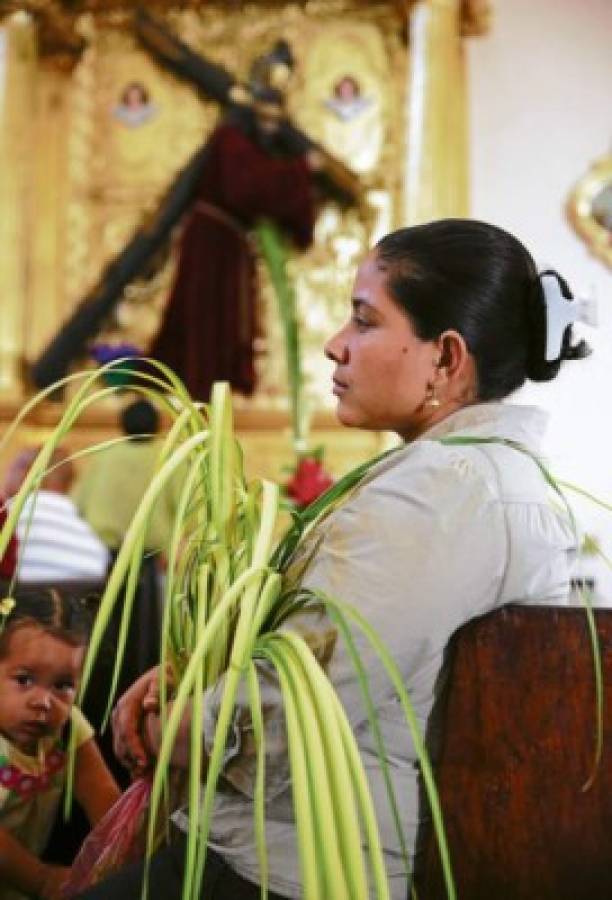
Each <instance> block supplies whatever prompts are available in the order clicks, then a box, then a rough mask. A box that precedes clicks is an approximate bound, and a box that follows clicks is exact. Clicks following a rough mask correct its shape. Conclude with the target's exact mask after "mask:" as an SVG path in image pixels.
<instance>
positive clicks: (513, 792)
mask: <svg viewBox="0 0 612 900" xmlns="http://www.w3.org/2000/svg"><path fill="white" fill-rule="evenodd" d="M594 616H595V620H596V627H597V633H598V636H599V641H600V646H601V654H602V667H603V683H604V743H603V754H602V758H601V761H600V763H599V767H598V769H597V772H596V776H595V778H594V781H593V783H592V785H591V786H590V787H588V788H587V789H585V785H586V783H587V781H588V779H589V775H590V773H591V770H592V766H593V760H594V754H595V747H596V739H595V735H596V700H595V679H594V665H593V654H592V651H591V644H590V640H589V632H588V626H587V619H586V616H585V611H584V609H582V608H580V607H543V606H539V607H528V606H510V607H507V608H505V609H502V610H499V611H496V612H494V613H491V614H489V615H487V616H485V617H483V618H481V619H478V620H474V621H473V622H470V623H468V624H467V625H466V626H464V627H463V628H462V629H460V631H459V632H458V633H457V634H456V636H455V638H454V640H453V642H452V645H451V648H450V654H451V657H450V667H451V668H450V672H449V680H448V683H447V692H446V705H445V708H444V711H443V713H442V743H441V746H440V753H439V756H438V763H437V767H436V771H437V783H438V786H439V790H440V795H441V803H442V809H443V815H444V821H445V825H446V829H447V836H448V841H449V846H450V853H451V860H452V866H453V872H454V877H455V882H456V887H457V896H458V898H459V900H587V898H588V900H609V898H610V897H612V722H611V715H612V713H611V709H612V705H611V704H612V609H610V610H608V609H597V610H596V611H595V613H594ZM417 892H418V898H419V900H442V898H444V897H446V896H447V895H446V892H445V890H444V887H443V884H442V879H441V869H440V864H439V859H438V852H437V848H436V846H435V841H434V838H433V834H432V833H431V832H429V833H428V836H427V839H426V841H425V847H424V859H423V863H422V871H421V873H420V877H419V879H418V880H417Z"/></svg>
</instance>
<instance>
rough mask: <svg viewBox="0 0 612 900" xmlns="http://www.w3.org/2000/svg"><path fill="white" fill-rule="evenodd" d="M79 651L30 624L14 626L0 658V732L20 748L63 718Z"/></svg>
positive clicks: (55, 729) (28, 748) (33, 744)
mask: <svg viewBox="0 0 612 900" xmlns="http://www.w3.org/2000/svg"><path fill="white" fill-rule="evenodd" d="M84 653H85V650H84V648H83V647H72V646H71V645H70V644H68V643H66V642H65V641H62V640H59V639H58V638H56V637H53V636H52V635H50V634H48V633H47V632H45V631H43V630H42V629H40V628H37V627H36V626H34V625H24V626H23V627H22V628H17V629H16V630H15V632H14V633H13V634H12V635H11V636H10V638H9V643H8V648H7V652H6V655H5V656H3V657H2V658H0V732H1V733H2V734H3V735H4V736H5V737H6V738H7V739H8V740H9V741H11V743H13V744H14V745H15V746H16V747H17V748H18V749H19V750H21V751H22V753H29V754H34V753H36V749H37V745H38V741H39V740H40V739H41V738H43V737H48V736H50V735H56V734H59V732H60V731H61V729H62V727H63V725H64V724H65V723H66V721H67V720H68V717H69V715H70V709H71V707H72V704H73V703H74V697H75V693H76V689H77V686H78V679H79V676H80V673H81V667H82V664H83V656H84Z"/></svg>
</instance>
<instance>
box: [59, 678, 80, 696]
mask: <svg viewBox="0 0 612 900" xmlns="http://www.w3.org/2000/svg"><path fill="white" fill-rule="evenodd" d="M55 690H56V691H60V692H61V693H62V694H69V693H74V691H75V690H76V685H75V683H74V681H72V680H71V679H69V678H67V679H64V680H62V681H57V682H56V683H55Z"/></svg>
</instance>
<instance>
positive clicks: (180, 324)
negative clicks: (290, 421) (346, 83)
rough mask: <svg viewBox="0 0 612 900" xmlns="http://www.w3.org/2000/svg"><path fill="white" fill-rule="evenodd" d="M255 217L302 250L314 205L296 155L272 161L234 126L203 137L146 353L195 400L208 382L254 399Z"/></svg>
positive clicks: (203, 394)
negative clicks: (196, 182)
mask: <svg viewBox="0 0 612 900" xmlns="http://www.w3.org/2000/svg"><path fill="white" fill-rule="evenodd" d="M262 218H267V219H271V220H272V221H274V222H275V223H276V225H278V226H279V227H280V228H281V229H282V230H283V232H284V233H285V234H287V235H288V236H289V237H290V238H291V239H292V240H293V242H294V243H295V244H296V245H297V246H298V247H307V246H308V245H309V243H310V241H311V240H312V229H313V223H314V203H313V196H312V184H311V171H310V169H309V167H308V164H307V162H306V160H305V159H304V158H302V157H294V158H289V159H286V158H282V159H279V158H274V157H273V156H271V155H270V154H269V153H268V152H267V151H266V150H265V149H264V148H263V147H260V146H259V145H258V144H256V143H255V142H254V141H253V140H251V138H249V137H248V136H247V135H246V134H245V133H244V132H242V131H241V130H240V129H239V128H237V127H235V126H233V125H229V124H225V125H220V126H219V127H218V128H217V129H216V131H215V132H214V133H213V135H212V137H211V139H210V143H209V154H208V156H207V158H206V162H205V166H204V170H203V174H202V179H201V182H200V186H199V190H198V199H197V201H196V204H195V206H194V208H193V210H192V213H191V216H190V218H189V221H188V222H187V225H186V227H185V231H184V233H183V236H182V239H181V247H180V256H179V262H178V270H177V273H176V278H175V282H174V287H173V289H172V293H171V295H170V298H169V300H168V303H167V306H166V309H165V314H164V317H163V321H162V324H161V327H160V329H159V331H158V333H157V335H156V337H155V339H154V341H153V344H152V346H151V348H150V350H149V355H150V356H152V357H154V358H155V359H159V360H160V361H162V362H164V363H166V364H167V365H169V366H170V367H171V368H172V369H174V371H175V372H176V373H177V374H178V375H179V376H180V378H182V380H183V381H184V382H185V384H186V385H187V388H188V389H189V391H190V393H191V394H192V396H193V397H194V398H196V399H198V400H208V398H209V395H210V389H211V386H212V384H213V382H214V381H229V383H230V384H231V385H232V387H233V388H235V389H236V390H238V391H240V392H242V393H244V394H250V393H252V391H253V388H254V385H255V371H254V361H253V341H254V338H255V334H256V295H257V286H256V282H255V275H256V272H255V248H254V247H253V245H252V240H251V238H250V237H249V235H248V229H249V228H251V227H252V226H253V225H254V224H255V223H256V222H257V221H258V220H259V219H262Z"/></svg>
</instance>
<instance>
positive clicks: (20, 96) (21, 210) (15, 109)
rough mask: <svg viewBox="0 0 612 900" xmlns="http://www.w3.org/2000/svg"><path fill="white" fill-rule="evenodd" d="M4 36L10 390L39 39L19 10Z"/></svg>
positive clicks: (0, 344) (21, 299)
mask: <svg viewBox="0 0 612 900" xmlns="http://www.w3.org/2000/svg"><path fill="white" fill-rule="evenodd" d="M0 41H1V42H2V46H1V48H0V49H1V50H2V62H3V63H4V65H0V70H1V75H2V76H4V77H3V78H2V77H0V284H1V285H2V328H0V390H1V391H2V392H4V393H5V394H9V395H10V394H14V393H15V392H17V391H18V389H19V383H20V367H21V361H22V360H21V356H22V348H23V342H24V332H25V310H26V296H27V289H28V262H29V260H28V257H27V251H28V247H29V235H30V234H31V233H32V218H31V216H32V199H33V198H32V182H31V164H32V156H31V148H32V146H33V142H32V137H33V122H34V109H35V75H36V39H35V31H34V27H33V23H32V20H31V18H30V17H29V16H28V15H27V14H25V13H22V14H16V15H15V16H13V17H12V18H11V19H9V20H8V21H7V24H6V26H5V28H4V30H3V31H2V33H1V34H0Z"/></svg>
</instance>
